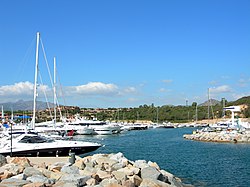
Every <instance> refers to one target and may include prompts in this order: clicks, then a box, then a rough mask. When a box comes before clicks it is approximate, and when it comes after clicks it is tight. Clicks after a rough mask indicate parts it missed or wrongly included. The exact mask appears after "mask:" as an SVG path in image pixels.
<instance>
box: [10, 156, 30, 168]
mask: <svg viewBox="0 0 250 187" xmlns="http://www.w3.org/2000/svg"><path fill="white" fill-rule="evenodd" d="M10 163H12V164H17V165H20V166H23V167H30V166H31V164H30V160H29V159H27V158H26V157H15V158H12V159H11V160H10Z"/></svg>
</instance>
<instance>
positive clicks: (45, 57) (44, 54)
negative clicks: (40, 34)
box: [40, 38, 53, 86]
mask: <svg viewBox="0 0 250 187" xmlns="http://www.w3.org/2000/svg"><path fill="white" fill-rule="evenodd" d="M40 41H41V46H42V50H43V56H44V59H45V62H46V66H47V69H48V73H49V78H50V83H51V86H53V81H52V76H51V73H50V68H49V64H48V60H47V56H46V53H45V49H44V46H43V42H42V39H41V38H40Z"/></svg>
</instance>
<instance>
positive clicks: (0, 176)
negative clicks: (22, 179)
mask: <svg viewBox="0 0 250 187" xmlns="http://www.w3.org/2000/svg"><path fill="white" fill-rule="evenodd" d="M12 176H13V173H11V172H9V171H7V170H5V171H4V173H3V174H2V175H0V180H4V179H8V178H10V177H12Z"/></svg>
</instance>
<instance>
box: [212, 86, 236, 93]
mask: <svg viewBox="0 0 250 187" xmlns="http://www.w3.org/2000/svg"><path fill="white" fill-rule="evenodd" d="M209 90H210V93H213V94H218V93H227V92H231V91H232V89H231V87H230V86H228V85H222V86H218V87H213V88H210V89H209Z"/></svg>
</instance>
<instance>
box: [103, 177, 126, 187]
mask: <svg viewBox="0 0 250 187" xmlns="http://www.w3.org/2000/svg"><path fill="white" fill-rule="evenodd" d="M99 185H101V186H105V187H107V186H110V185H111V186H116V185H118V186H119V187H120V186H121V185H120V184H119V182H118V181H117V180H116V179H115V178H107V179H104V180H102V181H101V182H100V183H99Z"/></svg>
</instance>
